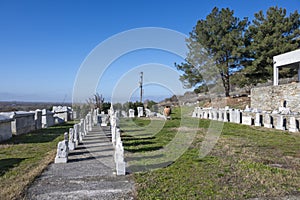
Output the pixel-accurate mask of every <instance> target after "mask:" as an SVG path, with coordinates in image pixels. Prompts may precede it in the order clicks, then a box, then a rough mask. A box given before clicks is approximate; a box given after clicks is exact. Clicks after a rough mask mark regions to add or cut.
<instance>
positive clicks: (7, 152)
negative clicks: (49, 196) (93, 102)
mask: <svg viewBox="0 0 300 200" xmlns="http://www.w3.org/2000/svg"><path fill="white" fill-rule="evenodd" d="M72 125H73V124H71V123H68V124H64V125H61V126H54V127H50V128H47V129H42V130H38V131H35V132H32V133H28V134H24V135H18V136H15V137H13V138H12V139H10V140H8V141H6V142H3V143H2V144H1V148H0V188H1V190H0V199H21V198H23V195H24V192H25V190H26V188H27V187H28V186H29V185H30V184H31V183H32V182H33V180H34V179H35V178H36V177H37V176H39V175H40V174H41V172H42V171H43V170H44V169H45V168H46V167H47V166H48V165H49V163H51V162H53V160H54V157H55V154H56V146H57V143H58V141H59V140H61V139H63V133H64V132H65V131H67V130H68V129H69V128H70V127H72Z"/></svg>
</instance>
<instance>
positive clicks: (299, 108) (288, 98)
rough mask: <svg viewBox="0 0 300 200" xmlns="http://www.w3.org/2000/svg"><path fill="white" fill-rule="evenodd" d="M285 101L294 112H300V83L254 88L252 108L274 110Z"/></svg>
mask: <svg viewBox="0 0 300 200" xmlns="http://www.w3.org/2000/svg"><path fill="white" fill-rule="evenodd" d="M283 101H285V103H286V107H287V108H289V109H290V110H291V111H292V112H300V83H291V84H284V85H277V86H267V87H259V88H253V89H252V90H251V108H258V109H260V110H265V111H273V110H276V109H278V108H279V107H280V106H281V102H283Z"/></svg>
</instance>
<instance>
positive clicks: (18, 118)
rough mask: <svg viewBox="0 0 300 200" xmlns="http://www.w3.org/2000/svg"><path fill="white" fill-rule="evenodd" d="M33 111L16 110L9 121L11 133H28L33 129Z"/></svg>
mask: <svg viewBox="0 0 300 200" xmlns="http://www.w3.org/2000/svg"><path fill="white" fill-rule="evenodd" d="M34 115H35V114H34V113H32V112H24V111H17V112H14V113H13V119H14V120H13V121H12V122H11V131H12V134H13V135H20V134H24V133H29V132H30V131H34V130H35V120H34Z"/></svg>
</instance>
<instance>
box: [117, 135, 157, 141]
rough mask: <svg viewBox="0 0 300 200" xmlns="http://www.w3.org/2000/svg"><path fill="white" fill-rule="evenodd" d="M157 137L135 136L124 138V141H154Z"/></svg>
mask: <svg viewBox="0 0 300 200" xmlns="http://www.w3.org/2000/svg"><path fill="white" fill-rule="evenodd" d="M153 139H155V137H153V136H151V137H133V136H127V135H126V136H122V141H132V140H153Z"/></svg>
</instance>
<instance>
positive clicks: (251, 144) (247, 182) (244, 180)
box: [121, 108, 300, 199]
mask: <svg viewBox="0 0 300 200" xmlns="http://www.w3.org/2000/svg"><path fill="white" fill-rule="evenodd" d="M179 111H180V110H176V109H175V110H174V111H173V114H172V120H169V121H166V122H165V121H163V122H165V123H164V124H163V128H162V129H161V130H160V131H158V132H153V133H150V132H151V131H150V130H148V129H147V125H149V123H150V120H149V121H148V122H147V120H145V119H142V120H141V119H134V120H133V122H134V123H135V124H137V123H138V124H140V125H141V126H136V125H135V126H133V125H132V123H131V125H129V124H130V121H128V120H127V121H122V123H121V128H122V130H123V133H122V140H123V143H124V145H125V147H124V148H125V150H127V151H129V152H128V153H127V154H126V159H127V160H128V163H129V164H130V163H131V161H132V160H134V159H136V157H137V155H138V156H139V158H142V157H143V155H144V156H145V157H147V156H149V155H155V153H154V152H159V151H160V150H161V149H163V148H164V147H166V145H167V144H168V143H169V142H170V141H172V140H173V139H174V137H175V136H176V134H177V131H176V130H177V129H178V128H179V127H180V122H181V121H182V120H185V123H184V126H185V133H186V134H188V133H189V131H190V130H191V131H193V128H195V127H194V125H195V124H196V123H197V119H193V118H190V117H188V114H190V110H188V109H186V108H183V109H182V110H181V112H182V116H181V115H180V114H181V113H180V112H179ZM182 117H183V118H182ZM181 118H182V120H181ZM195 120H196V121H195ZM154 121H155V120H154ZM157 121H159V120H157ZM134 123H133V124H134ZM151 123H152V122H151ZM154 125H157V126H158V125H160V126H161V125H162V124H159V123H158V122H154ZM209 125H210V121H209V120H200V122H199V125H198V124H197V127H198V129H197V130H196V133H197V134H196V135H195V137H194V139H193V142H192V144H191V145H190V146H189V148H188V149H187V150H186V151H185V152H184V153H183V154H182V155H181V156H180V157H179V158H178V159H176V160H175V161H174V162H172V163H169V164H168V165H165V166H163V168H158V169H156V170H151V171H145V172H135V173H133V177H134V179H135V181H136V187H137V198H138V199H247V198H254V197H266V198H267V199H269V198H272V197H283V196H286V195H296V196H297V197H299V198H300V135H299V134H291V133H288V132H283V131H277V130H274V129H265V128H262V127H253V126H246V125H239V124H233V123H224V126H223V130H222V134H221V136H220V138H219V140H218V142H217V143H216V145H215V146H214V148H213V150H212V151H211V152H210V153H209V154H208V155H207V156H206V157H204V158H200V157H199V149H200V147H201V145H202V141H203V138H204V137H205V134H206V131H207V129H208V127H209ZM174 127H175V128H174ZM176 128H177V129H176ZM152 130H153V129H152ZM147 131H148V132H147ZM143 132H145V133H147V134H146V136H145V137H144V136H142V135H143V134H142V133H143ZM149 157H150V156H149ZM146 164H147V163H146ZM170 164H171V165H170ZM129 168H130V166H129ZM133 169H135V168H133Z"/></svg>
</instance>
